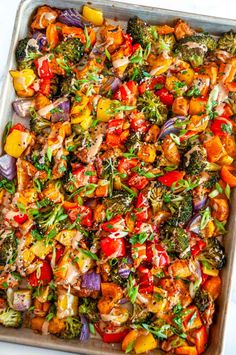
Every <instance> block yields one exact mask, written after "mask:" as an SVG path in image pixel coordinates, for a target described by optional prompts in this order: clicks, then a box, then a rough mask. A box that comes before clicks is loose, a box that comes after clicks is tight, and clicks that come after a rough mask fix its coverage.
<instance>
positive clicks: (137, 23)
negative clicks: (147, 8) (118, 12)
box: [126, 16, 152, 48]
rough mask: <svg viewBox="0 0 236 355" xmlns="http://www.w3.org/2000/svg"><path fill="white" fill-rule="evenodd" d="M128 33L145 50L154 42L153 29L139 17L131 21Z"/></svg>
mask: <svg viewBox="0 0 236 355" xmlns="http://www.w3.org/2000/svg"><path fill="white" fill-rule="evenodd" d="M126 32H127V33H128V34H129V35H130V36H131V37H132V38H133V42H134V43H139V44H140V45H141V46H142V47H143V48H145V47H146V46H147V45H148V44H149V43H150V42H151V41H152V34H151V27H150V26H149V25H148V24H146V22H144V21H143V20H142V19H141V18H139V17H138V16H134V17H131V18H130V19H129V21H128V24H127V31H126Z"/></svg>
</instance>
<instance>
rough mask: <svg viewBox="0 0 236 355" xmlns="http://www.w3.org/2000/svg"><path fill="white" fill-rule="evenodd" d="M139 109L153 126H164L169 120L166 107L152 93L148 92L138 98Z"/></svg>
mask: <svg viewBox="0 0 236 355" xmlns="http://www.w3.org/2000/svg"><path fill="white" fill-rule="evenodd" d="M137 107H138V109H139V110H140V111H142V112H143V113H144V115H145V117H146V119H147V120H149V121H150V122H151V123H152V124H156V125H158V126H162V125H163V124H164V123H165V121H166V120H167V113H168V110H167V108H166V105H164V104H163V103H162V102H161V101H160V98H159V97H158V96H156V95H155V94H154V93H153V92H151V91H146V92H145V93H144V95H143V96H140V97H139V98H138V102H137Z"/></svg>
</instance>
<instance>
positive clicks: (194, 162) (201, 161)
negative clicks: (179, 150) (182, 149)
mask: <svg viewBox="0 0 236 355" xmlns="http://www.w3.org/2000/svg"><path fill="white" fill-rule="evenodd" d="M206 166H207V155H206V151H205V148H204V147H202V146H198V145H196V146H193V147H192V148H191V149H190V150H188V151H187V153H185V155H184V157H183V168H184V170H185V171H186V173H187V174H188V175H192V176H193V175H197V174H199V173H201V172H202V171H203V170H204V169H205V167H206Z"/></svg>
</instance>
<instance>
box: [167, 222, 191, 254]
mask: <svg viewBox="0 0 236 355" xmlns="http://www.w3.org/2000/svg"><path fill="white" fill-rule="evenodd" d="M161 239H162V243H163V244H164V245H165V247H166V249H167V251H168V253H171V254H174V255H175V254H176V255H177V256H178V257H179V258H181V259H185V258H188V257H189V256H190V248H189V238H188V234H187V233H186V232H185V230H184V229H183V228H180V227H172V226H169V225H165V226H164V227H163V228H162V236H161Z"/></svg>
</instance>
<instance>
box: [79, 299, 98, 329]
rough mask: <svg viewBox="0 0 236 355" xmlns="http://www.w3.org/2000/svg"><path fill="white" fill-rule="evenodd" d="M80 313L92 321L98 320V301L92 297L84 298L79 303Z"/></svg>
mask: <svg viewBox="0 0 236 355" xmlns="http://www.w3.org/2000/svg"><path fill="white" fill-rule="evenodd" d="M79 314H84V315H85V316H86V318H87V319H88V321H89V322H90V323H96V322H98V320H99V315H98V308H97V301H96V300H94V299H92V298H83V299H82V303H81V304H80V305H79Z"/></svg>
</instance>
